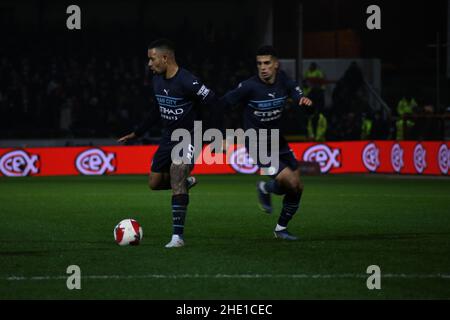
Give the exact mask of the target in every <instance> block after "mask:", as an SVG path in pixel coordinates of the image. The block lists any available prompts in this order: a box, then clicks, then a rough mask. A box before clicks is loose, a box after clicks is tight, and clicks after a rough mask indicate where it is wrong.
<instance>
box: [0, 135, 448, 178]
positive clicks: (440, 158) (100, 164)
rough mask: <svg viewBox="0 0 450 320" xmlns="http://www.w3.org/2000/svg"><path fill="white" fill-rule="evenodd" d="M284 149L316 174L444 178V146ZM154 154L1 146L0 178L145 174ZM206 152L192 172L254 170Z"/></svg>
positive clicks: (355, 144) (138, 149)
mask: <svg viewBox="0 0 450 320" xmlns="http://www.w3.org/2000/svg"><path fill="white" fill-rule="evenodd" d="M290 146H291V148H292V150H293V152H294V153H295V156H296V158H297V159H298V160H299V161H314V162H318V163H319V165H320V169H321V172H322V173H330V174H333V173H367V172H374V173H398V174H423V175H446V176H448V174H449V166H450V142H440V141H427V142H418V141H402V142H396V141H350V142H329V143H290ZM156 150H157V146H156V145H151V146H103V147H54V148H26V149H11V148H3V149H0V176H11V177H19V176H54V175H108V174H147V173H148V172H149V171H150V164H151V160H152V158H153V155H154V153H155V152H156ZM208 150H209V149H208V148H205V149H204V150H203V152H202V157H201V158H200V160H202V163H200V164H196V166H195V169H194V172H193V173H194V174H234V173H237V172H241V173H248V174H251V173H255V172H258V168H257V166H256V165H254V164H252V163H251V162H249V161H247V163H246V162H245V161H244V162H241V164H239V165H236V164H234V163H236V162H237V161H236V159H241V160H242V159H244V160H245V159H248V156H247V154H246V152H245V150H244V149H243V148H237V150H235V151H234V152H231V151H230V152H229V153H228V160H230V161H225V158H224V157H225V156H223V157H222V160H223V161H222V163H221V164H220V163H219V164H217V163H210V162H211V161H208V159H209V158H208V155H209V152H208ZM216 157H217V155H216ZM228 162H229V163H231V164H228ZM242 163H243V164H242Z"/></svg>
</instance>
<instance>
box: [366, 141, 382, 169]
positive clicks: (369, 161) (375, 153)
mask: <svg viewBox="0 0 450 320" xmlns="http://www.w3.org/2000/svg"><path fill="white" fill-rule="evenodd" d="M379 155H380V149H378V147H377V146H376V145H375V143H373V142H372V143H369V144H367V145H366V146H365V147H364V150H363V152H362V159H363V163H364V166H365V167H366V169H367V170H369V171H371V172H376V171H377V169H378V167H379V166H380V156H379Z"/></svg>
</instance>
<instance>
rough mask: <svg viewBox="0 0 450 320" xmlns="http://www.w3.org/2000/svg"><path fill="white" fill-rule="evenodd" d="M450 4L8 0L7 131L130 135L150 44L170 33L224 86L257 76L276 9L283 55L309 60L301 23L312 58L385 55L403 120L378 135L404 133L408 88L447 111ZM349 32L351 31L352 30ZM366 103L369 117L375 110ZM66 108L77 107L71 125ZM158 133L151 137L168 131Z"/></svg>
mask: <svg viewBox="0 0 450 320" xmlns="http://www.w3.org/2000/svg"><path fill="white" fill-rule="evenodd" d="M70 4H77V5H79V6H80V7H81V15H82V16H81V23H82V28H81V30H71V31H69V30H67V28H66V19H67V17H68V14H66V12H65V11H66V8H67V6H68V5H70ZM300 4H302V6H303V19H299V14H298V12H299V11H298V8H299V5H300ZM371 4H376V5H378V6H379V7H380V8H381V30H368V29H367V28H366V19H367V18H368V16H369V15H368V14H367V13H366V8H367V7H368V6H369V5H371ZM447 6H448V1H444V0H442V1H428V2H422V3H417V2H414V3H411V2H407V1H356V0H346V1H342V0H340V1H339V0H317V1H273V2H272V1H267V0H266V1H256V0H251V1H250V0H249V1H236V0H231V1H206V0H197V1H164V2H160V1H159V2H157V1H143V0H134V1H77V2H74V3H72V2H69V1H53V0H34V1H33V0H29V1H21V2H17V1H8V0H5V1H2V2H1V3H0V37H1V39H2V40H1V46H0V68H1V69H0V71H1V78H0V81H1V82H0V112H1V120H0V128H1V129H0V135H1V136H2V137H3V138H8V139H15V138H40V137H42V138H69V137H116V136H118V135H120V134H123V133H125V132H127V131H128V130H129V129H131V128H133V126H136V125H137V124H138V122H139V121H140V120H141V119H142V117H143V116H144V115H145V113H146V106H148V103H149V99H150V98H151V97H149V96H148V93H147V92H148V91H147V90H146V88H147V86H148V85H149V75H148V71H147V70H146V63H147V61H146V46H147V44H148V43H149V42H150V41H152V40H154V39H155V38H159V37H167V38H171V39H173V40H174V41H175V42H176V43H177V58H178V60H179V62H180V63H181V65H183V66H186V68H188V69H189V70H191V71H192V72H193V73H194V74H197V75H198V76H199V77H201V78H202V79H203V80H204V82H205V83H207V84H209V85H210V86H211V87H212V88H213V89H214V90H215V91H216V92H217V93H218V94H223V93H224V92H226V91H227V90H229V89H231V88H233V87H234V86H236V84H237V83H238V82H239V81H241V80H243V79H245V78H248V77H249V76H250V75H252V74H253V73H254V71H255V68H254V62H253V61H254V60H253V59H254V58H253V55H254V52H255V50H256V48H257V47H258V46H259V45H261V44H262V43H264V42H266V41H265V40H266V39H267V35H266V34H265V32H266V30H267V23H268V22H267V21H268V12H269V11H270V8H271V10H272V17H273V20H272V21H273V26H272V31H273V34H272V40H273V44H274V45H275V47H276V48H277V49H278V51H279V53H280V57H282V58H294V59H295V58H297V57H298V51H297V49H298V45H299V40H298V39H299V31H298V30H299V27H300V26H301V27H302V29H303V46H302V54H303V58H305V59H318V58H329V59H339V58H347V59H353V58H354V59H358V58H364V59H366V58H367V59H371V58H375V59H379V60H380V62H381V91H380V95H381V97H382V98H383V99H384V101H385V102H386V103H387V105H388V106H389V108H391V110H392V117H390V118H386V119H384V122H383V123H382V124H381V125H380V126H382V127H385V128H386V130H383V132H379V134H378V135H375V136H373V137H372V138H374V139H390V138H394V137H395V132H394V129H393V128H394V122H395V119H396V118H395V117H396V116H397V115H396V105H397V103H398V101H399V100H400V99H401V97H402V96H404V95H409V96H413V97H414V98H415V99H416V100H417V102H418V104H419V106H425V105H432V106H433V108H434V109H433V110H434V111H433V112H434V113H436V114H442V113H443V112H444V111H445V110H446V108H447V107H449V106H450V98H449V94H448V88H449V85H450V82H449V79H448V77H447V75H446V70H447V48H446V47H441V49H440V61H441V63H440V67H439V80H440V105H439V106H436V104H437V101H436V72H437V71H436V48H435V47H430V45H432V44H435V43H436V40H437V33H439V35H440V41H441V43H446V42H447V33H448V30H447V28H448V21H447V19H448V7H447ZM341 31H344V35H345V37H346V38H345V37H344V38H340V36H339V32H341ZM330 37H331V38H330ZM322 39H327V41H328V43H325V41H322ZM330 39H331V41H330ZM342 39H344V40H342ZM298 80H299V81H300V80H301V79H298ZM333 80H335V81H337V80H338V79H333ZM364 108H365V107H361V110H357V111H356V114H357V116H359V115H361V114H365V113H367V110H365V109H364ZM62 110H66V111H67V110H70V114H71V116H70V117H69V118H70V120H69V121H68V122H67V121H66V122H64V121H65V120H63V118H64V116H63V113H64V112H63V111H62ZM327 110H328V111H327V112H328V114H326V115H327V116H336V115H339V116H340V114H341V113H342V111H339V110H337V109H336V108H334V109H333V106H332V105H331V106H328V109H327ZM207 112H208V111H206V113H207ZM238 113H239V109H238V108H237V109H236V114H238ZM307 117H308V115H305V114H295V117H293V118H295V119H299V120H298V123H303V125H298V123H294V124H289V123H287V124H286V127H295V126H298V127H299V130H298V132H294V133H298V134H302V133H304V131H305V128H304V124H305V121H306V120H305V119H306V118H307ZM302 119H303V120H302ZM239 121H240V119H239V116H238V115H236V116H231V117H230V118H228V119H227V125H228V126H234V127H238V126H239ZM63 122H64V124H62V123H63ZM339 122H340V120H339V117H337V118H336V123H339ZM355 125H359V124H355ZM302 126H303V127H302ZM329 126H333V124H332V122H330V123H329ZM330 129H332V128H330ZM158 130H159V129H158V128H155V130H153V132H151V133H150V135H155V136H157V135H158ZM415 138H424V139H426V137H415ZM432 138H440V139H442V138H444V137H442V136H440V137H432ZM328 139H330V140H341V139H353V138H352V137H345V136H330V137H328Z"/></svg>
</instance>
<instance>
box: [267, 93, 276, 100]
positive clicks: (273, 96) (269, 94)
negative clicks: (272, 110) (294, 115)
mask: <svg viewBox="0 0 450 320" xmlns="http://www.w3.org/2000/svg"><path fill="white" fill-rule="evenodd" d="M267 95H268V96H269V97H272V98H274V99H275V92H274V93H268V94H267Z"/></svg>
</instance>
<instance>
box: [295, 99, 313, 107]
mask: <svg viewBox="0 0 450 320" xmlns="http://www.w3.org/2000/svg"><path fill="white" fill-rule="evenodd" d="M298 105H299V106H301V105H305V106H308V107H309V106H311V105H312V101H311V99H309V98H307V97H301V98H300V101H299V102H298Z"/></svg>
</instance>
